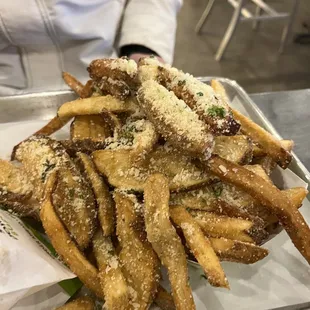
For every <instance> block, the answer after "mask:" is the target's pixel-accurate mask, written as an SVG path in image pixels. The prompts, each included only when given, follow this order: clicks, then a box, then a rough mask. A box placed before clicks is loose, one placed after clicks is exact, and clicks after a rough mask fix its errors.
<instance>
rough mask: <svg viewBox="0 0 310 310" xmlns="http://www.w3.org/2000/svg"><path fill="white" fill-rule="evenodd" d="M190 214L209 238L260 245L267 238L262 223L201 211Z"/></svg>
mask: <svg viewBox="0 0 310 310" xmlns="http://www.w3.org/2000/svg"><path fill="white" fill-rule="evenodd" d="M190 214H191V215H192V216H193V217H194V219H195V220H196V222H197V223H198V225H199V226H200V227H201V229H202V230H203V232H204V233H205V234H206V235H207V236H209V237H214V238H219V237H224V238H227V239H232V240H239V241H243V242H249V243H256V244H260V243H261V242H262V241H263V240H264V239H265V238H266V237H267V233H266V231H265V230H264V229H263V227H262V225H260V224H261V223H260V222H258V223H255V222H253V221H251V220H249V219H248V220H246V219H241V218H233V217H228V216H224V215H217V214H214V213H210V212H205V211H199V210H191V211H190Z"/></svg>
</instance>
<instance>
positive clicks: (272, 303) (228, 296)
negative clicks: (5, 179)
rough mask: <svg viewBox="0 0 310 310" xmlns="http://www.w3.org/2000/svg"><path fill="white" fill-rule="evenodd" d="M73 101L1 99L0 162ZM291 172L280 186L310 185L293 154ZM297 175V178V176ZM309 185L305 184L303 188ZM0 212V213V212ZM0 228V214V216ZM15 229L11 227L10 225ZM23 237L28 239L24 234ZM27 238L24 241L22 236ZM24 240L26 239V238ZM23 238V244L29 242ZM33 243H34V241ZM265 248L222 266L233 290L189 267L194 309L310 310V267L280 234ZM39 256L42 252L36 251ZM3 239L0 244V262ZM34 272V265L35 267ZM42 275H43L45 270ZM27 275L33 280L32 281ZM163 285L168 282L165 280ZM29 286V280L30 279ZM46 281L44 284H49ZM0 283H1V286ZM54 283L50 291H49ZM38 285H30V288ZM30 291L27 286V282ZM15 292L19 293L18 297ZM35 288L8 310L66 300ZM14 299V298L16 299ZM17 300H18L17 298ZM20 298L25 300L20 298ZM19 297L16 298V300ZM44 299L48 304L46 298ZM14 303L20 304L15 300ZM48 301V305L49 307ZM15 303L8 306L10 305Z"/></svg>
mask: <svg viewBox="0 0 310 310" xmlns="http://www.w3.org/2000/svg"><path fill="white" fill-rule="evenodd" d="M199 79H200V80H202V81H203V82H209V81H210V80H211V79H212V78H210V77H201V78H199ZM217 79H218V80H220V81H221V82H222V84H223V85H224V87H225V89H226V91H227V94H228V96H229V98H230V100H231V102H232V104H233V105H234V106H235V107H236V108H237V109H239V110H240V111H241V112H242V113H246V114H248V115H249V116H250V117H251V118H252V119H253V120H254V121H255V122H256V123H258V124H259V125H261V126H262V127H264V128H265V129H266V130H268V131H269V132H271V133H272V134H274V135H275V136H276V137H280V136H279V134H278V133H277V132H276V130H275V129H274V127H273V126H272V125H271V124H270V123H269V121H268V120H267V119H266V118H265V116H264V115H263V114H262V112H261V111H260V110H259V109H258V107H257V106H256V105H255V104H254V103H253V102H252V100H251V99H250V97H249V96H248V95H247V94H246V93H245V91H244V90H243V89H242V88H241V87H240V86H239V85H238V84H237V83H236V82H234V81H231V80H229V79H224V78H217ZM75 98H76V96H75V95H74V94H73V93H72V92H71V91H61V92H47V93H37V94H26V95H19V96H11V97H2V98H0V157H1V158H9V156H10V152H11V150H12V147H13V146H14V145H15V144H17V143H18V142H20V141H21V140H23V139H25V138H26V137H28V136H29V135H30V134H32V133H33V132H35V131H36V130H37V129H39V128H41V127H42V126H43V125H44V124H45V123H46V121H47V120H49V119H51V118H52V117H53V116H55V113H56V110H57V108H58V107H59V106H60V105H61V104H62V103H64V102H66V101H70V100H73V99H75ZM67 135H68V126H67V127H65V128H63V129H62V130H60V131H59V132H58V133H57V134H56V137H57V138H58V139H62V138H65V137H66V136H67ZM290 170H291V171H292V173H291V172H287V173H285V177H284V180H283V182H284V184H286V185H287V186H290V187H293V186H305V185H307V184H309V182H310V174H309V172H308V171H307V169H306V168H305V167H304V165H303V164H302V163H301V162H300V161H299V159H298V158H297V156H296V155H295V154H294V155H293V160H292V163H291V165H290ZM297 176H298V177H297ZM306 183H307V184H306ZM301 211H302V213H303V215H304V217H305V219H306V221H307V222H308V223H310V203H309V201H305V202H304V206H303V207H302V208H301ZM0 212H3V211H1V210H0ZM0 224H1V213H0ZM14 225H15V224H14ZM25 234H27V233H26V232H25ZM25 238H26V237H25ZM27 238H28V237H27ZM27 238H26V239H27ZM33 242H34V241H33ZM264 247H266V248H267V249H269V250H270V254H269V255H268V256H267V257H266V258H265V259H263V260H262V261H260V262H258V263H256V264H253V265H242V264H236V263H228V262H224V263H222V264H223V267H224V270H225V272H226V275H227V278H228V280H229V282H230V286H231V290H230V291H227V290H225V289H219V288H213V287H211V286H210V285H209V284H208V283H207V281H206V280H205V279H204V278H203V277H202V274H203V273H202V271H201V270H200V269H198V268H196V267H193V266H189V276H190V282H191V287H192V289H193V294H194V298H195V302H196V307H197V309H199V310H200V309H201V310H202V309H209V310H234V309H236V310H237V309H238V310H242V309H244V310H245V309H246V310H250V309H251V310H252V309H253V310H255V309H257V310H258V309H259V310H261V309H275V308H279V307H285V308H283V309H287V310H288V309H290V310H293V309H294V310H297V309H299V310H301V309H308V308H309V309H310V268H309V265H308V264H307V262H306V261H305V260H304V258H303V257H302V256H301V255H300V254H299V252H298V251H297V250H296V249H295V247H294V246H293V244H292V242H291V241H290V240H289V238H288V236H287V234H286V233H285V231H282V232H281V233H280V234H278V235H277V236H276V237H274V238H273V239H272V240H270V241H268V242H267V243H266V244H265V245H264ZM36 250H37V251H42V252H44V250H42V249H40V248H39V247H38V248H37V249H36ZM1 255H3V253H2V252H1V239H0V262H2V260H1ZM42 256H44V259H46V261H47V264H48V267H50V264H55V265H56V267H55V268H56V269H58V267H59V270H61V278H59V280H62V279H66V278H72V276H73V275H72V273H70V271H68V270H67V269H66V268H64V267H62V266H61V265H60V263H59V262H58V261H56V262H51V261H50V259H49V258H48V256H46V253H45V254H42ZM57 264H58V265H57ZM34 267H35V266H34ZM1 268H3V264H0V309H7V308H4V307H3V306H2V304H1V301H2V300H3V299H2V297H3V292H2V291H1V285H2V283H1V282H3V278H2V274H3V273H5V272H8V271H7V270H2V269H1ZM43 271H44V272H45V270H43ZM43 271H42V270H38V269H37V268H33V270H32V272H34V273H32V274H29V275H28V276H29V277H30V279H36V277H38V276H39V275H40V272H43ZM31 276H33V277H32V278H31ZM165 281H167V280H165ZM19 282H20V283H19V286H20V287H22V285H20V284H22V283H23V278H22V276H21V277H20V278H19ZM28 282H29V279H28ZM47 282H48V281H47ZM47 282H46V283H45V286H46V287H48V286H49V287H50V288H51V289H50V291H53V292H54V291H55V283H57V282H58V280H57V279H55V278H53V279H52V280H51V281H49V284H48V283H47ZM3 284H4V283H3ZM52 284H54V285H53V286H50V285H52ZM35 285H36V284H35V283H33V286H35ZM28 286H29V283H28ZM20 289H21V288H19V292H20ZM35 291H36V289H35V288H31V289H30V290H28V294H26V295H25V296H28V297H27V298H26V299H25V300H26V304H23V300H22V301H20V302H19V303H18V305H16V306H13V308H12V309H51V305H52V304H53V305H54V306H56V304H57V298H58V297H59V299H58V301H59V304H61V302H63V301H64V300H65V298H68V294H67V295H66V294H64V292H63V291H62V290H59V289H58V290H56V291H55V292H54V293H53V294H52V296H50V294H49V293H46V290H44V294H45V295H43V297H42V294H41V295H40V294H39V293H40V291H39V292H37V293H36V294H34V295H33V296H36V297H35V298H32V299H31V296H32V295H30V296H29V294H30V293H31V292H35ZM17 295H18V294H17ZM18 296H19V295H18ZM20 296H24V295H22V294H21V295H20ZM15 298H18V297H15ZM45 298H46V300H47V301H46V302H44V299H45ZM17 300H18V299H17ZM48 301H50V302H48ZM12 305H14V302H13V301H12V302H11V306H12Z"/></svg>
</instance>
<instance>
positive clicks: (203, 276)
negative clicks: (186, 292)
mask: <svg viewBox="0 0 310 310" xmlns="http://www.w3.org/2000/svg"><path fill="white" fill-rule="evenodd" d="M200 277H201V278H204V279H206V280H208V278H207V277H206V276H205V275H204V274H202V275H201V276H200Z"/></svg>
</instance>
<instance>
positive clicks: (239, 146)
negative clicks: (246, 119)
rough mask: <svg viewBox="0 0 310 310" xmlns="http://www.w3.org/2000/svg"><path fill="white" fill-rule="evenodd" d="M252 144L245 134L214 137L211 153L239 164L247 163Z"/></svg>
mask: <svg viewBox="0 0 310 310" xmlns="http://www.w3.org/2000/svg"><path fill="white" fill-rule="evenodd" d="M252 153H253V145H252V143H251V141H250V139H249V138H247V137H246V136H241V135H238V136H218V137H215V145H214V150H213V154H217V155H219V156H220V157H222V158H225V159H227V160H229V161H232V162H234V163H239V164H248V163H249V162H250V161H251V159H252Z"/></svg>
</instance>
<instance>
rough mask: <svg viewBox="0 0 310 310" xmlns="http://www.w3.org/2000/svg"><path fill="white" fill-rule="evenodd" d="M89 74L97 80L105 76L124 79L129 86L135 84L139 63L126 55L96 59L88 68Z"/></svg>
mask: <svg viewBox="0 0 310 310" xmlns="http://www.w3.org/2000/svg"><path fill="white" fill-rule="evenodd" d="M87 70H88V72H89V76H90V77H91V78H92V79H94V80H95V81H100V80H101V79H102V78H103V77H110V78H111V79H115V80H122V81H124V82H125V83H127V84H128V85H129V86H134V85H135V78H136V75H137V64H136V62H135V61H134V60H132V59H128V58H126V57H122V58H118V59H96V60H93V61H92V62H91V63H90V65H89V67H88V68H87Z"/></svg>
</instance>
